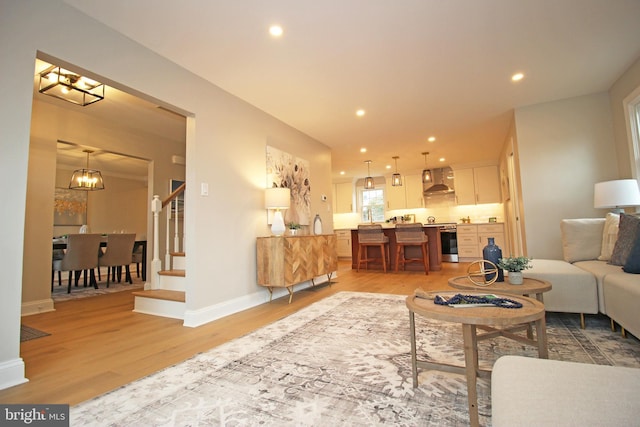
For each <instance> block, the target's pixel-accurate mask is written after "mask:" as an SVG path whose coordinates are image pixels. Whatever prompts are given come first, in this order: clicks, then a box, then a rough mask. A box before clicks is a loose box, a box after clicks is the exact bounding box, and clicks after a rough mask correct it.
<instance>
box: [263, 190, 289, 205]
mask: <svg viewBox="0 0 640 427" xmlns="http://www.w3.org/2000/svg"><path fill="white" fill-rule="evenodd" d="M290 204H291V191H290V190H289V189H288V188H277V187H274V188H267V189H266V191H265V193H264V206H265V208H267V209H288V208H289V206H290Z"/></svg>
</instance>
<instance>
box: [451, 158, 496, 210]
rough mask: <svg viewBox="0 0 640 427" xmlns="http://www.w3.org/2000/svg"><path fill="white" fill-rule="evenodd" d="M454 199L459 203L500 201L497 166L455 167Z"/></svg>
mask: <svg viewBox="0 0 640 427" xmlns="http://www.w3.org/2000/svg"><path fill="white" fill-rule="evenodd" d="M454 174H455V183H456V200H457V203H458V204H459V205H476V204H483V203H500V179H499V176H498V167H497V166H482V167H478V168H468V169H456V170H455V171H454Z"/></svg>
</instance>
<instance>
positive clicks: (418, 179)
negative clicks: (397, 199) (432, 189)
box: [404, 175, 424, 209]
mask: <svg viewBox="0 0 640 427" xmlns="http://www.w3.org/2000/svg"><path fill="white" fill-rule="evenodd" d="M404 182H405V186H406V187H407V188H406V190H405V191H406V197H407V208H408V209H415V208H424V195H423V193H422V175H406V176H405V177H404Z"/></svg>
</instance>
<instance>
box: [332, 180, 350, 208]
mask: <svg viewBox="0 0 640 427" xmlns="http://www.w3.org/2000/svg"><path fill="white" fill-rule="evenodd" d="M333 189H334V196H333V200H334V202H333V203H334V213H351V212H353V184H352V183H351V182H342V183H340V184H334V186H333Z"/></svg>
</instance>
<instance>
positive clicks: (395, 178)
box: [391, 156, 402, 187]
mask: <svg viewBox="0 0 640 427" xmlns="http://www.w3.org/2000/svg"><path fill="white" fill-rule="evenodd" d="M399 158H400V157H398V156H393V157H392V159H393V160H395V161H396V173H394V174H393V175H391V185H392V186H393V187H402V176H401V175H400V174H399V173H398V159H399Z"/></svg>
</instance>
